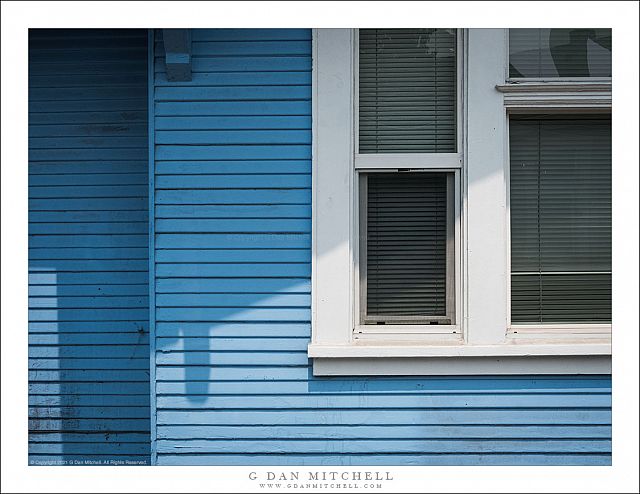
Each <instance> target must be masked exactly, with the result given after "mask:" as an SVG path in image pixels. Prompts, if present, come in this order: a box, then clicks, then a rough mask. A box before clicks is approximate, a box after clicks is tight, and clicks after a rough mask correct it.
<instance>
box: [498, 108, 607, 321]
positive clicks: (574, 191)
mask: <svg viewBox="0 0 640 494" xmlns="http://www.w3.org/2000/svg"><path fill="white" fill-rule="evenodd" d="M510 154H511V156H510V158H511V165H510V181H511V189H510V211H511V320H512V322H514V323H596V322H609V321H611V120H610V119H609V118H596V117H593V118H590V117H589V118H580V119H576V118H553V119H552V118H529V119H514V118H512V119H511V122H510Z"/></svg>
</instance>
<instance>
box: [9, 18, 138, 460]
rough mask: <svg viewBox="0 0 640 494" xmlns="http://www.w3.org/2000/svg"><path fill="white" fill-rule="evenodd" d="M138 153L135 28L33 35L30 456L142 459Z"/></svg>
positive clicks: (31, 38)
mask: <svg viewBox="0 0 640 494" xmlns="http://www.w3.org/2000/svg"><path fill="white" fill-rule="evenodd" d="M147 156H148V142H147V32H146V30H136V31H133V30H95V29H92V30H78V29H76V30H31V31H30V36H29V459H30V460H31V461H32V462H38V461H54V462H65V461H66V462H71V463H72V462H74V461H84V460H103V459H110V458H114V457H117V458H119V459H120V460H132V461H144V462H148V461H149V451H150V445H149V443H150V438H149V424H150V420H149V410H150V407H149V389H150V385H149V341H148V336H149V335H148V321H149V312H148V310H149V309H148V296H147V295H148V233H147V232H148V203H147V193H148V172H147V170H148V162H147V159H148V158H147ZM9 166H10V165H9ZM10 329H11V328H3V330H10Z"/></svg>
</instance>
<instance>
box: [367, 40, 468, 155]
mask: <svg viewBox="0 0 640 494" xmlns="http://www.w3.org/2000/svg"><path fill="white" fill-rule="evenodd" d="M359 53H360V61H359V93H360V95H359V105H360V107H359V109H360V112H359V150H360V153H363V154H365V153H453V152H455V151H456V30H455V29H360V37H359Z"/></svg>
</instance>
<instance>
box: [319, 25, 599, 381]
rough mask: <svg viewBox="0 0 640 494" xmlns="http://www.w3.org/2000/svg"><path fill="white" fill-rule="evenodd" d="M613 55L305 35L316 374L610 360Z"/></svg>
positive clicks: (323, 32)
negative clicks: (308, 44) (309, 48)
mask: <svg viewBox="0 0 640 494" xmlns="http://www.w3.org/2000/svg"><path fill="white" fill-rule="evenodd" d="M610 48H611V33H610V31H608V30H606V29H550V30H549V29H547V30H545V29H538V30H511V31H510V30H508V29H447V28H415V29H318V30H315V31H314V48H313V63H314V70H313V174H312V180H313V182H312V191H313V199H312V202H313V204H312V213H313V226H312V233H313V234H312V261H313V262H312V265H313V269H312V341H311V344H310V345H309V348H308V353H309V356H310V357H311V358H313V359H314V366H313V371H314V373H315V374H317V375H376V374H384V375H408V374H417V375H420V374H434V375H437V374H444V375H454V374H461V375H468V374H558V373H596V374H602V373H607V372H609V370H610V366H611V360H610V351H611V350H610V320H611V131H610V128H611V119H610V109H611V78H610V75H611V65H610V53H611V50H610Z"/></svg>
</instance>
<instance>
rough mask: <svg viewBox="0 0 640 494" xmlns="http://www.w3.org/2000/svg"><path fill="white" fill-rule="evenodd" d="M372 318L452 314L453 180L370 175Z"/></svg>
mask: <svg viewBox="0 0 640 494" xmlns="http://www.w3.org/2000/svg"><path fill="white" fill-rule="evenodd" d="M366 179H367V180H368V185H367V205H366V233H367V238H366V245H367V252H366V256H367V261H366V274H367V303H366V307H367V315H369V316H403V317H415V316H422V317H425V318H426V317H430V316H444V315H445V313H446V247H447V176H446V174H445V173H420V172H416V173H370V174H368V176H367V177H366Z"/></svg>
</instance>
